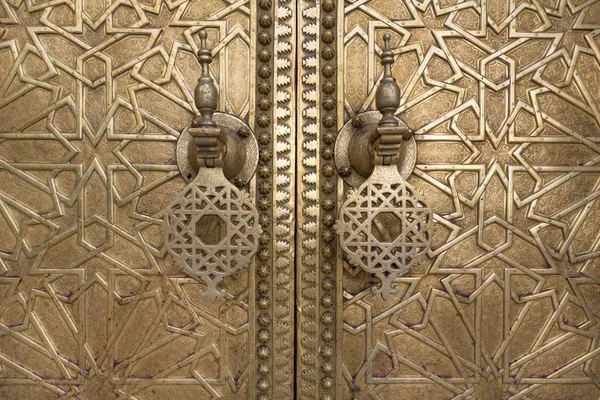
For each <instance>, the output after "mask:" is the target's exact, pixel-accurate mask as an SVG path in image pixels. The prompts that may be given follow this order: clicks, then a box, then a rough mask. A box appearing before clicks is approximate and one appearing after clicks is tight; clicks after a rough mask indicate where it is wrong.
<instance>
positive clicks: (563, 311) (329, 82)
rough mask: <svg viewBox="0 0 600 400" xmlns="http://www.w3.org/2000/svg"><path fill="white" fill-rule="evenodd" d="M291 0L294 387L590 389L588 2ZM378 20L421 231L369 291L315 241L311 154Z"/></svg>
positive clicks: (318, 162) (330, 208)
mask: <svg viewBox="0 0 600 400" xmlns="http://www.w3.org/2000/svg"><path fill="white" fill-rule="evenodd" d="M299 3H300V4H301V10H299V13H298V15H299V16H301V18H302V21H301V23H300V24H299V25H300V27H301V28H300V29H299V35H301V38H300V41H299V51H300V53H299V54H300V55H301V57H302V63H301V65H302V70H301V73H300V76H299V89H300V90H301V91H302V93H301V94H300V93H299V95H298V115H299V116H302V123H301V124H299V143H304V145H303V148H302V149H300V150H299V160H303V162H302V165H301V166H300V168H299V176H298V182H299V185H300V189H299V193H302V202H301V203H299V212H298V215H299V220H298V223H299V225H300V228H299V230H298V237H297V243H302V248H300V246H299V250H298V253H297V254H298V258H297V268H298V272H297V276H298V299H299V300H298V301H299V305H298V309H299V310H300V311H299V314H298V318H299V325H298V334H299V338H298V375H297V376H298V380H297V384H298V389H297V391H298V393H299V394H300V397H301V398H307V399H333V398H336V399H380V400H383V399H398V398H402V399H428V400H429V399H432V400H437V399H478V400H481V399H485V400H488V399H494V400H496V399H514V400H516V399H532V400H533V399H536V400H537V399H540V400H546V399H581V400H584V399H585V400H588V399H589V400H591V399H597V398H599V397H600V390H599V387H598V373H599V372H600V360H599V356H600V348H599V347H598V334H599V332H600V331H599V325H598V316H599V315H600V314H599V313H600V285H599V284H600V278H599V268H600V260H599V256H600V250H599V247H600V203H599V202H598V197H599V196H600V168H599V167H598V162H599V161H600V157H599V151H600V147H599V146H598V145H599V142H600V129H599V123H600V112H599V111H598V110H599V108H598V107H599V106H598V105H599V101H600V81H599V80H598V77H599V76H600V47H599V40H598V38H599V35H600V3H598V2H596V1H572V0H565V1H554V2H553V1H537V0H536V1H519V2H516V1H510V0H474V1H463V2H455V1H437V0H386V1H383V0H356V1H341V0H331V1H328V0H321V1H317V0H303V1H300V2H299ZM300 32H301V34H300ZM386 33H389V34H391V35H392V40H391V48H392V49H394V53H395V55H396V61H395V63H394V65H393V68H392V70H393V75H394V77H395V78H396V80H397V81H398V83H399V85H400V87H401V90H402V92H401V93H402V99H401V103H400V107H399V108H398V110H397V112H396V115H397V116H398V117H400V118H401V119H402V120H403V121H404V122H405V123H406V124H407V125H408V126H409V127H410V128H412V129H414V130H415V140H416V142H417V161H416V168H415V170H414V172H413V174H412V176H411V177H410V178H409V179H408V181H409V183H410V184H411V185H412V186H413V187H415V189H416V190H420V191H423V193H424V195H423V199H425V201H426V202H427V204H428V205H429V207H431V209H432V210H433V218H434V221H435V226H434V228H433V231H432V233H431V243H432V248H431V250H430V251H429V252H428V259H429V261H428V262H426V263H424V264H423V265H421V266H419V267H416V268H415V269H413V270H412V271H411V272H410V273H409V274H407V275H405V276H403V277H400V278H398V279H396V280H395V283H394V285H395V287H396V289H397V291H398V292H397V293H396V294H395V295H392V296H391V297H390V298H389V299H388V300H387V301H383V300H382V299H381V297H380V296H379V297H378V296H377V295H374V294H373V293H372V291H371V290H372V288H373V286H376V285H378V284H379V283H378V282H377V280H372V279H371V278H370V276H369V274H367V273H365V272H364V271H363V270H362V269H361V268H359V267H353V266H351V264H350V263H347V262H346V260H344V259H343V257H342V255H341V254H340V253H341V251H340V249H339V248H337V246H336V245H335V242H336V241H335V239H334V241H333V242H329V240H331V232H330V230H331V228H330V225H329V224H331V221H332V216H331V214H336V213H337V212H339V209H340V206H341V204H342V203H343V201H344V199H345V197H346V192H347V191H348V190H349V189H350V187H349V185H347V184H346V183H344V181H343V179H342V178H341V177H339V176H337V177H336V180H335V181H334V182H332V178H331V177H329V176H328V175H327V173H328V169H327V168H328V167H327V165H328V163H329V162H330V161H329V160H330V155H331V141H332V139H333V140H335V136H332V135H331V131H332V130H333V129H334V128H335V127H338V129H339V127H341V126H343V124H344V123H346V122H348V121H351V120H353V119H355V118H356V116H357V115H359V114H360V113H362V112H364V111H368V110H375V109H376V108H375V104H374V103H375V101H374V99H375V94H376V88H377V84H378V82H379V80H380V79H381V75H382V68H381V66H380V65H379V64H380V55H381V52H382V49H383V43H384V40H383V36H384V35H385V34H386ZM330 56H331V58H328V57H330ZM299 65H300V63H299ZM300 90H299V92H300ZM332 105H333V106H334V107H335V111H336V113H335V114H334V115H333V116H332V115H331V112H330V111H329V110H330V107H331V106H332ZM326 125H328V126H326ZM332 127H333V128H332ZM334 133H335V132H334ZM332 194H333V195H335V196H336V198H335V199H333V200H332ZM336 194H337V195H336Z"/></svg>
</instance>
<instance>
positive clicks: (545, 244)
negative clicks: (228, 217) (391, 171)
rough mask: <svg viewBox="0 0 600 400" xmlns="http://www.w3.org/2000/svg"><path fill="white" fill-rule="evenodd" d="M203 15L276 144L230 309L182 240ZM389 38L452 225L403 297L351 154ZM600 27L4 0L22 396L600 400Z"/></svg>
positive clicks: (2, 236) (1, 148)
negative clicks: (171, 234) (348, 142)
mask: <svg viewBox="0 0 600 400" xmlns="http://www.w3.org/2000/svg"><path fill="white" fill-rule="evenodd" d="M296 18H297V19H298V21H296ZM202 28H205V29H207V31H208V45H209V48H211V49H213V50H212V55H213V56H214V60H213V62H212V64H211V66H210V71H211V74H212V76H213V78H214V79H215V82H216V85H217V87H218V90H219V104H218V107H217V109H218V110H219V111H221V112H223V113H225V114H230V115H233V116H235V117H237V118H239V119H241V120H242V121H244V122H245V123H247V124H248V125H249V126H250V127H251V129H252V131H253V132H254V135H255V137H256V141H257V144H258V145H257V146H258V148H257V152H258V157H257V158H258V165H257V167H256V174H254V176H253V177H252V179H251V180H250V182H249V184H248V187H247V190H248V191H249V193H250V195H251V198H252V201H253V202H254V204H255V206H256V208H257V210H258V222H259V224H260V226H261V229H262V234H261V236H260V237H259V248H258V251H257V254H256V256H255V257H254V260H253V262H252V264H251V265H250V266H249V268H248V269H247V270H243V271H239V272H238V273H237V274H234V275H232V276H231V277H228V278H226V279H225V280H224V281H223V283H222V284H221V288H223V289H224V290H225V291H226V293H225V296H224V297H223V298H221V299H217V300H216V301H215V302H210V301H208V300H207V299H206V298H205V297H202V296H201V295H200V293H199V291H200V290H202V289H203V287H204V285H203V284H202V283H201V282H199V281H197V280H195V279H193V278H191V277H188V276H186V275H184V274H183V273H182V272H181V270H180V269H179V268H178V267H177V266H176V265H175V263H174V261H173V259H172V257H171V256H170V255H168V254H167V251H166V248H165V245H164V230H163V228H162V220H163V217H164V213H165V210H166V209H167V207H168V205H169V204H170V202H171V201H172V200H173V199H174V198H175V197H176V196H177V195H178V194H179V193H181V191H182V190H183V188H184V187H185V186H186V184H187V182H186V179H190V178H188V177H183V176H182V175H181V173H180V170H179V168H178V164H177V161H178V155H179V151H177V150H176V148H177V140H178V138H179V136H180V135H181V133H182V132H183V131H184V129H185V127H186V126H188V125H189V124H190V123H191V121H192V120H193V118H194V117H197V116H198V115H199V113H198V111H197V109H196V107H195V105H194V99H193V90H194V87H195V85H196V82H197V79H198V77H199V76H200V65H199V64H198V61H197V58H196V52H197V50H198V46H199V39H198V32H199V30H200V29H202ZM386 33H389V34H391V35H392V37H391V47H392V49H393V51H394V54H395V61H394V63H393V64H392V67H391V70H392V73H393V76H394V77H395V78H396V80H397V81H398V84H399V85H400V88H401V95H402V97H401V101H400V106H399V108H398V110H397V112H396V116H398V117H400V118H401V119H402V120H403V121H404V122H405V123H406V124H407V125H408V126H409V127H410V128H412V129H414V131H415V135H414V138H415V142H416V166H415V169H414V171H413V173H412V175H411V176H410V177H409V178H408V182H409V184H410V185H411V186H412V187H414V188H415V189H416V190H419V191H422V192H423V193H424V194H423V199H424V200H425V202H426V203H427V205H428V206H429V207H430V208H431V210H432V211H433V221H434V225H433V227H432V231H431V239H430V240H431V246H432V247H431V249H430V251H429V252H428V257H427V259H426V262H424V263H423V264H422V265H419V266H417V267H415V268H414V269H413V270H412V271H411V272H409V273H408V274H407V275H404V276H402V277H400V278H397V279H395V282H394V284H395V286H396V289H397V293H396V294H393V295H391V296H390V298H389V299H387V300H385V301H384V300H383V299H382V298H381V296H380V295H375V294H373V293H372V291H371V290H372V288H373V287H377V286H378V285H379V282H378V281H377V280H374V279H372V278H371V277H370V275H369V274H367V273H366V272H364V271H363V270H362V269H361V268H360V267H356V266H352V265H351V264H349V263H347V262H346V261H345V260H344V257H343V252H342V251H341V249H340V246H339V239H338V236H337V233H336V231H335V229H334V224H335V222H336V220H337V219H338V217H339V211H340V208H341V206H342V204H343V201H344V199H345V198H346V195H347V193H348V190H349V189H350V186H349V184H348V183H346V182H345V181H344V179H343V177H342V176H340V174H339V173H338V169H337V168H336V165H335V162H336V154H335V147H334V146H335V142H336V137H337V136H338V132H340V130H341V129H342V127H343V126H344V125H345V124H346V123H347V122H349V121H352V120H353V119H354V118H355V117H356V116H357V115H358V114H360V113H362V112H373V111H374V110H375V109H376V108H375V97H376V96H375V95H376V88H377V85H378V82H379V81H380V79H381V75H382V72H383V69H382V67H381V66H380V57H381V53H382V49H383V43H384V40H383V36H384V34H386ZM599 37H600V2H597V1H594V0H590V1H576V0H565V1H555V2H551V1H538V0H532V1H522V2H515V1H512V0H489V1H488V0H473V1H463V2H453V1H437V0H423V1H420V0H347V1H342V0H298V1H295V0H239V1H237V0H236V1H225V0H163V1H159V0H64V1H31V0H0V178H1V179H0V398H2V399H5V398H6V399H11V400H13V399H27V400H29V399H40V400H41V399H82V400H83V399H98V400H100V399H102V400H103V399H116V398H119V399H121V398H123V399H140V400H142V399H144V400H145V399H168V398H182V399H188V398H189V399H191V398H194V399H196V398H201V399H204V398H206V399H208V398H223V399H237V398H249V399H255V398H256V399H261V400H262V399H270V398H275V399H290V398H292V397H294V393H295V397H297V398H302V399H304V398H307V399H310V398H314V399H323V400H328V399H334V398H335V399H361V400H362V399H396V398H398V397H399V396H402V398H403V399H428V400H429V399H432V400H437V399H477V400H489V399H494V400H496V399H513V400H516V399H532V400H533V399H535V400H538V399H541V400H546V399H569V400H570V399H577V400H588V399H597V398H598V397H600V390H599V386H598V382H599V380H598V373H599V372H600V367H599V365H598V362H599V361H598V357H599V356H600V349H599V347H598V335H599V334H600V329H599V324H598V316H599V315H600V309H599V305H600V275H599V274H600V273H599V268H600V261H599V256H600V249H599V247H600V205H599V203H598V197H599V196H600V186H599V183H600V180H599V179H600V168H599V167H598V161H599V160H600V155H599V154H600V146H599V145H600V143H599V142H600V133H599V132H600V125H599V124H600V111H599V102H600V83H599V82H600V81H599V80H598V77H599V76H600V44H599V43H600V41H599ZM296 57H298V58H297V60H298V63H297V65H298V70H297V71H296V70H295V68H296ZM253 157H256V154H254V153H253ZM349 157H352V155H349ZM359 164H360V162H359ZM367 167H368V165H367ZM367 169H368V168H367ZM363 174H364V175H367V176H368V171H367V172H364V171H363ZM365 178H366V177H365V176H363V177H362V178H359V180H360V179H362V180H364V179H365ZM361 183H362V182H361ZM392 220H393V219H390V220H386V219H385V218H382V219H381V221H380V223H381V224H382V226H383V227H384V228H385V227H387V228H388V229H389V230H390V232H392V233H393V232H395V231H394V229H395V228H394V225H393V223H390V221H392ZM213 222H214V221H213ZM204 240H207V241H210V240H214V239H212V238H211V237H209V236H207V237H206V238H205V239H204ZM294 299H295V300H294ZM295 343H296V344H295ZM294 347H296V348H294ZM294 386H295V387H294Z"/></svg>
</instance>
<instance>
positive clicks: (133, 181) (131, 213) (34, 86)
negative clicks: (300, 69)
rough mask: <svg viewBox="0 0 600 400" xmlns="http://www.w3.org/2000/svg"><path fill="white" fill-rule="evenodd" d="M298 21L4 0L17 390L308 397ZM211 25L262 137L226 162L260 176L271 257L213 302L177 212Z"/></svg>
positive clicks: (238, 107)
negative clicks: (296, 106) (299, 361)
mask: <svg viewBox="0 0 600 400" xmlns="http://www.w3.org/2000/svg"><path fill="white" fill-rule="evenodd" d="M293 27H295V4H293V3H290V2H289V1H285V0H282V1H272V0H258V1H254V0H252V1H244V0H242V1H235V2H226V1H221V0H193V1H186V0H184V1H182V0H166V1H160V0H157V1H152V0H151V1H145V0H65V1H58V2H57V1H42V2H37V1H29V0H26V1H22V0H6V1H5V0H0V175H1V176H2V180H1V182H0V215H1V216H0V398H2V399H58V398H60V399H99V400H100V399H101V400H104V399H116V398H119V399H167V398H181V399H188V398H189V399H192V398H193V399H200V398H202V399H209V398H223V399H237V398H259V399H265V398H286V399H289V398H291V397H292V395H293V370H292V366H293V343H294V339H293V335H294V329H293V320H294V314H293V303H294V291H293V278H292V276H293V272H292V271H293V265H294V264H293V253H292V251H291V248H293V233H294V225H293V207H292V205H293V203H294V197H295V196H294V192H293V176H294V175H293V171H294V165H295V157H294V154H295V153H294V152H295V146H294V136H293V134H292V131H291V128H290V126H291V125H293V124H294V116H293V113H292V111H291V109H292V105H293V100H292V99H293V97H294V87H293V80H292V79H291V76H292V74H293V73H294V71H293V67H294V64H295V59H294V57H295V51H294V47H295V43H294V42H295V33H294V31H293V29H292V28H293ZM200 30H204V31H206V32H207V33H208V35H207V36H208V38H207V41H208V43H207V48H208V49H212V51H211V55H212V57H214V59H213V61H212V63H211V64H210V67H209V74H210V76H212V78H213V79H214V80H215V83H216V86H217V87H218V90H219V104H218V105H217V107H216V108H217V109H218V110H219V111H221V112H223V113H225V114H229V115H232V116H234V117H236V118H239V119H240V120H242V121H244V122H245V123H246V124H248V125H249V126H250V127H251V129H252V131H253V132H254V133H253V135H254V134H255V135H256V142H257V143H258V145H256V144H255V145H254V147H253V148H252V149H249V151H248V152H247V154H241V155H240V156H239V158H240V160H236V162H237V161H239V162H240V163H239V164H240V165H237V164H236V165H234V166H232V167H233V168H232V169H231V171H230V170H229V169H228V168H227V167H226V168H225V173H226V174H227V173H229V172H231V173H232V175H233V176H232V178H234V179H233V180H234V181H235V177H238V178H239V179H244V180H245V181H244V182H240V184H244V185H245V184H246V183H248V182H247V181H248V179H250V177H252V176H253V175H254V171H255V170H256V171H257V174H256V175H255V178H253V179H252V180H251V182H249V183H248V185H247V186H246V187H245V188H244V191H248V192H249V193H250V197H251V198H248V199H247V201H249V202H251V203H252V204H254V205H255V206H256V207H257V209H258V210H259V213H258V215H257V220H255V221H253V222H254V223H255V224H257V225H258V224H260V226H261V228H262V234H261V235H260V236H259V237H258V241H257V242H258V244H259V248H258V253H257V256H256V257H254V259H253V261H252V263H251V265H250V267H249V269H247V270H240V271H237V273H235V274H233V275H232V276H229V277H227V278H225V279H224V280H223V282H222V283H221V285H222V286H221V288H223V289H224V291H225V293H224V296H223V298H220V299H217V300H215V301H214V302H211V301H210V300H208V299H206V298H205V297H203V296H201V294H200V292H201V291H202V290H204V288H205V285H204V284H203V283H202V281H201V280H197V279H194V277H189V276H186V275H185V274H184V273H183V272H182V271H181V269H180V268H179V267H178V266H177V265H176V263H175V262H174V260H173V257H172V256H171V255H169V254H167V251H166V248H165V244H164V236H165V232H164V229H163V225H162V220H163V217H164V215H165V211H166V209H167V207H168V205H169V203H171V201H173V200H174V199H175V198H176V196H177V195H178V194H181V192H182V190H183V189H184V187H185V186H186V179H191V178H193V176H191V177H188V176H185V177H182V176H181V175H180V171H179V169H178V165H177V160H178V157H177V156H178V152H177V151H176V144H177V140H178V137H179V136H180V135H181V133H182V132H183V131H184V128H185V127H186V126H188V125H189V124H190V123H191V122H192V119H193V118H194V117H197V116H199V113H198V110H197V109H196V105H195V104H194V88H195V86H196V84H197V81H198V78H199V76H200V71H201V68H200V64H199V63H198V59H197V57H196V54H197V52H198V48H199V45H200V40H199V35H198V33H199V31H200ZM203 54H204V53H203ZM205 58H206V57H205ZM208 58H209V59H210V56H209V57H208ZM205 77H206V75H205ZM219 118H220V117H218V116H217V117H216V119H217V120H218V119H219ZM225 119H227V118H225ZM229 119H232V118H229ZM225 125H227V124H225ZM234 125H235V124H234ZM235 133H236V132H233V134H235ZM246 140H247V141H254V138H247V139H246ZM186 147H187V146H186ZM230 147H231V146H230ZM240 147H241V148H242V150H243V147H244V146H240ZM230 151H231V149H230ZM244 157H245V158H244ZM228 158H230V156H228V155H226V156H225V160H227V159H228ZM245 161H249V162H250V165H249V166H247V165H246V164H245ZM257 163H258V166H257V165H256V164H257ZM228 167H229V166H228ZM242 168H246V169H247V170H245V171H243V172H241V173H240V171H239V170H240V169H242ZM228 171H229V172H228ZM192 175H193V174H192ZM236 184H237V183H236ZM233 189H235V187H233ZM235 190H237V189H235ZM208 218H209V219H210V216H209V217H208ZM203 221H204V220H203ZM204 222H206V223H207V224H209V225H210V224H211V223H212V222H215V221H210V220H209V221H204ZM217 225H218V223H217ZM216 235H218V233H217V234H216ZM213 236H214V235H213ZM213 236H211V233H210V232H208V233H206V232H204V231H203V233H202V235H201V238H200V240H205V241H207V242H210V243H212V242H213V241H215V239H214V237H213ZM255 241H256V240H255Z"/></svg>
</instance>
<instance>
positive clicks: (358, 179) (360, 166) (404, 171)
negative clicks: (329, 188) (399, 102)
mask: <svg viewBox="0 0 600 400" xmlns="http://www.w3.org/2000/svg"><path fill="white" fill-rule="evenodd" d="M355 118H360V126H355V125H354V124H353V122H354V121H353V120H350V121H348V122H347V123H346V124H345V125H344V127H343V128H342V129H341V130H340V132H339V134H338V136H337V139H336V142H335V165H336V166H337V168H338V170H341V169H342V168H343V167H346V166H349V167H351V169H350V171H351V172H350V174H349V175H343V178H344V180H345V181H346V183H347V184H349V185H350V186H352V187H355V188H356V187H359V186H360V185H361V184H362V183H363V182H365V181H366V180H367V178H368V177H369V175H370V174H371V173H372V171H373V168H374V166H375V163H374V157H373V155H372V151H371V149H372V145H371V144H370V142H369V136H370V135H371V134H372V133H373V132H374V131H375V130H376V129H377V124H378V123H379V121H380V120H381V113H380V112H379V111H368V112H365V113H362V114H360V116H359V117H355ZM396 119H397V120H398V123H399V124H400V126H406V124H405V123H404V122H402V120H400V119H399V118H396ZM355 142H356V143H355ZM355 144H356V145H355ZM416 161H417V143H416V141H415V139H414V138H413V137H411V138H410V139H409V140H405V141H404V142H403V154H402V155H401V157H400V158H399V159H398V163H397V166H398V172H399V173H400V176H402V178H404V179H408V177H409V176H410V174H411V173H412V170H413V169H414V167H415V163H416Z"/></svg>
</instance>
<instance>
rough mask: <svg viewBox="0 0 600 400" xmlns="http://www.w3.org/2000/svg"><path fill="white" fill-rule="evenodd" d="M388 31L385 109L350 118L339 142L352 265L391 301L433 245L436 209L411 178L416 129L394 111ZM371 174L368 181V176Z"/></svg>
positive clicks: (381, 94) (340, 225) (343, 218)
mask: <svg viewBox="0 0 600 400" xmlns="http://www.w3.org/2000/svg"><path fill="white" fill-rule="evenodd" d="M390 38H391V37H390V35H389V34H386V35H385V36H384V39H385V49H384V51H383V52H382V54H381V64H382V65H383V66H384V73H383V78H382V79H381V82H380V84H379V87H378V88H377V94H376V106H377V109H378V110H379V112H380V113H381V114H380V113H379V112H376V111H375V112H367V113H363V114H360V115H358V116H357V117H355V118H354V119H353V120H351V121H349V122H348V123H347V124H346V125H345V126H344V128H343V129H342V131H340V134H339V135H338V139H337V140H336V148H335V157H336V165H337V167H338V170H339V172H340V174H341V175H342V176H343V177H344V179H345V180H346V182H348V183H349V184H350V185H351V186H353V187H354V188H356V189H351V190H349V191H348V194H347V198H346V200H345V201H344V203H343V205H342V207H341V210H340V213H339V217H338V221H337V223H336V225H335V228H336V231H337V233H338V235H339V240H340V245H341V247H342V250H343V251H344V253H345V255H346V256H347V258H348V261H349V262H350V264H352V265H354V266H359V267H361V268H362V269H363V270H364V271H366V272H368V273H370V274H373V275H375V276H376V277H377V278H378V279H379V280H380V281H381V286H380V287H379V288H377V287H373V288H372V291H373V293H380V294H381V295H382V297H383V298H384V299H385V300H387V299H388V298H389V296H390V295H391V294H393V293H395V292H396V289H395V288H394V287H392V282H393V280H394V279H395V278H396V277H398V276H400V275H403V274H405V273H406V272H408V271H409V270H410V269H411V268H412V267H413V266H415V265H417V264H418V263H420V262H421V261H423V260H424V258H425V257H426V255H427V251H428V250H429V248H430V228H431V225H432V220H433V214H432V211H431V209H430V208H429V207H427V205H426V204H425V202H424V201H423V199H421V196H420V195H419V193H418V192H417V190H416V189H415V188H414V187H413V186H411V185H410V184H409V183H408V182H407V181H406V178H408V176H409V175H410V173H411V172H412V169H413V168H414V164H415V159H416V144H415V140H414V138H413V137H412V132H411V131H410V130H409V129H408V127H407V126H406V125H405V124H404V123H403V122H402V121H400V120H399V119H397V118H396V117H395V116H394V113H395V112H396V110H397V109H398V106H399V105H400V88H399V86H398V84H397V83H396V80H395V79H394V77H393V76H392V70H391V65H392V64H393V62H394V54H393V52H392V51H391V50H390V47H389V42H390ZM365 178H366V180H365Z"/></svg>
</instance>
